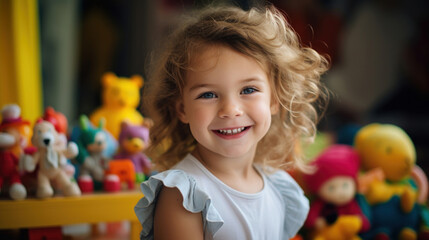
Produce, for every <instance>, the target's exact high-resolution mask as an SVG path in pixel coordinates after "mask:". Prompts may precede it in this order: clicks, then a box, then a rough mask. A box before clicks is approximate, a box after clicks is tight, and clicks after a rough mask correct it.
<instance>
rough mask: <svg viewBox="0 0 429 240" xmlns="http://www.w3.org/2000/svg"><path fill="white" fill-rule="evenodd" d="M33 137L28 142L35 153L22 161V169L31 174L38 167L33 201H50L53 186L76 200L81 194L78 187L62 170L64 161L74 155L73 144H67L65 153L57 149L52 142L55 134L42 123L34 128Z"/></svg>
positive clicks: (52, 127)
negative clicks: (35, 198)
mask: <svg viewBox="0 0 429 240" xmlns="http://www.w3.org/2000/svg"><path fill="white" fill-rule="evenodd" d="M33 133H34V134H33V136H32V138H31V142H32V143H33V145H34V146H35V147H36V149H37V151H36V153H35V154H34V155H28V156H26V158H24V161H25V162H24V169H25V170H26V171H29V172H32V171H34V170H35V169H36V166H38V172H37V192H36V195H37V197H39V198H48V197H52V196H53V195H54V188H53V186H55V188H56V190H60V191H61V192H62V194H63V195H64V196H79V195H80V194H81V192H80V190H79V187H78V186H77V184H76V183H75V182H74V181H73V179H71V177H70V176H68V175H67V173H66V172H65V171H64V170H63V168H62V166H64V165H65V164H66V163H67V159H68V158H73V157H75V156H76V155H77V151H78V150H77V146H76V144H75V143H69V144H68V146H67V148H66V149H58V148H57V146H58V144H57V143H56V142H57V141H59V140H60V139H59V138H58V133H57V131H56V130H55V128H54V126H53V125H52V123H50V122H48V121H44V120H42V119H40V120H38V121H37V122H36V124H35V125H34V128H33Z"/></svg>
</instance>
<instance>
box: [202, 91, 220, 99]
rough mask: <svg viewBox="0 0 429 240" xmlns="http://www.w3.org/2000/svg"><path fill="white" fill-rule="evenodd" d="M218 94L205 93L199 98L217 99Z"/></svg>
mask: <svg viewBox="0 0 429 240" xmlns="http://www.w3.org/2000/svg"><path fill="white" fill-rule="evenodd" d="M215 97H216V94H214V93H212V92H205V93H203V94H201V95H200V96H198V98H215Z"/></svg>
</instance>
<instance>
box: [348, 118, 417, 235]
mask: <svg viewBox="0 0 429 240" xmlns="http://www.w3.org/2000/svg"><path fill="white" fill-rule="evenodd" d="M355 148H356V150H357V152H358V153H359V156H360V160H361V169H362V170H363V172H364V174H373V173H376V174H373V175H375V176H376V177H374V180H373V181H369V182H368V183H367V184H368V186H366V187H365V188H362V189H364V192H363V194H364V195H365V197H366V199H367V201H368V203H369V204H370V212H371V217H372V222H371V229H370V231H369V232H367V233H366V234H365V235H364V239H407V240H408V239H410V240H415V239H417V234H418V229H419V224H420V223H419V221H420V212H421V208H420V205H419V204H418V203H417V202H416V200H417V194H418V192H417V188H416V187H415V184H414V181H413V179H412V171H413V169H415V166H416V165H415V162H416V152H415V148H414V144H413V142H412V141H411V139H410V137H409V136H408V135H407V134H406V133H405V131H404V130H402V129H401V128H399V127H397V126H395V125H391V124H370V125H367V126H365V127H363V128H362V129H361V130H359V132H358V133H357V134H356V137H355Z"/></svg>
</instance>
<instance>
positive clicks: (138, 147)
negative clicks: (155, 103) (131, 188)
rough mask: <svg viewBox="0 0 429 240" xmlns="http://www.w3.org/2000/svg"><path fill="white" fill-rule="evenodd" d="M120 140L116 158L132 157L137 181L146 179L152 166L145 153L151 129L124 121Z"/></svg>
mask: <svg viewBox="0 0 429 240" xmlns="http://www.w3.org/2000/svg"><path fill="white" fill-rule="evenodd" d="M118 141H119V145H120V148H119V152H118V154H116V155H115V156H114V158H115V159H130V160H131V161H132V162H133V164H134V169H135V172H136V174H137V176H136V179H137V182H142V181H144V180H145V175H146V176H149V174H150V172H151V168H152V164H151V162H150V159H149V158H148V157H147V156H146V154H144V150H145V149H146V148H147V147H148V146H149V129H148V128H147V127H145V126H142V125H134V124H130V123H128V122H127V121H124V122H122V123H121V133H120V134H119V139H118Z"/></svg>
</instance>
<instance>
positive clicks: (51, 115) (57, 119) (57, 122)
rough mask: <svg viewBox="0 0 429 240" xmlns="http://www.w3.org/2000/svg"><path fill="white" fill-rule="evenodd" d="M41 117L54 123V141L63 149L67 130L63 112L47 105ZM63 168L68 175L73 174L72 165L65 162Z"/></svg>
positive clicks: (65, 146)
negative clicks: (56, 134) (56, 139)
mask: <svg viewBox="0 0 429 240" xmlns="http://www.w3.org/2000/svg"><path fill="white" fill-rule="evenodd" d="M42 119H43V120H45V121H48V122H50V123H52V125H54V127H55V130H56V131H57V133H58V141H56V143H55V144H56V148H57V149H59V150H61V151H65V150H66V148H67V142H68V140H67V131H68V121H67V118H66V116H65V115H64V114H62V113H61V112H57V111H55V110H54V108H52V107H47V108H46V109H45V112H44V113H43V116H42ZM63 168H64V170H65V171H66V172H67V174H68V175H70V176H73V175H74V172H75V168H74V166H73V165H72V164H71V163H69V162H67V164H66V165H64V166H63Z"/></svg>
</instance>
